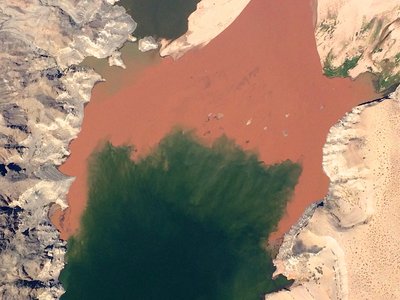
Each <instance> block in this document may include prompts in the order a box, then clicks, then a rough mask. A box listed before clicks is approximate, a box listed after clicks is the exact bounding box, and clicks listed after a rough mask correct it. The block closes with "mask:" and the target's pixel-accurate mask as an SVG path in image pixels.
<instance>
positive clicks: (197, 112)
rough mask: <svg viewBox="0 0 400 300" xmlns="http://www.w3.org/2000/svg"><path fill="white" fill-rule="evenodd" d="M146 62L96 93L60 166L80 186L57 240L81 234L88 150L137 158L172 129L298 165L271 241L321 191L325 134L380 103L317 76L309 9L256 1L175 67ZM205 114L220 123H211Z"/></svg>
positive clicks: (296, 2)
mask: <svg viewBox="0 0 400 300" xmlns="http://www.w3.org/2000/svg"><path fill="white" fill-rule="evenodd" d="M145 58H146V59H147V61H146V60H145V61H144V62H142V63H139V62H138V60H141V58H139V59H135V58H134V57H133V58H132V59H129V65H128V69H127V70H126V71H123V70H118V71H115V72H116V73H112V72H111V73H109V72H108V71H107V75H108V76H109V77H110V80H109V81H108V82H107V83H102V84H100V85H98V86H96V88H95V89H94V92H93V97H92V102H91V103H90V104H89V105H88V106H87V108H86V112H85V119H84V123H83V127H82V132H81V133H80V135H79V137H78V139H77V140H75V141H74V142H73V143H72V144H71V151H72V154H71V157H70V158H69V159H68V160H67V162H66V163H65V164H64V165H63V166H62V167H61V171H63V172H64V173H66V174H68V175H72V176H76V177H77V179H76V181H75V182H74V184H73V185H72V188H71V190H70V193H69V196H68V198H69V203H70V209H69V210H68V211H67V212H66V214H65V216H64V218H62V217H61V214H60V213H57V214H56V215H55V216H54V217H53V220H54V222H55V223H56V225H57V226H58V227H59V228H60V230H61V232H62V237H63V238H67V237H68V236H69V235H71V234H72V233H74V232H75V230H76V229H77V228H78V226H79V218H80V215H81V213H82V211H83V209H84V208H85V201H86V192H87V189H86V161H87V158H88V156H89V155H90V153H91V152H92V151H93V149H94V148H95V147H96V146H98V145H99V143H101V142H102V141H104V140H106V139H111V141H112V142H113V143H114V144H115V145H120V144H123V143H133V144H135V145H136V147H137V149H138V152H137V155H142V154H144V153H146V152H147V151H148V150H149V149H150V148H151V147H153V146H154V145H156V144H157V142H158V141H159V140H160V139H161V138H162V137H163V136H164V135H165V134H166V133H167V132H169V131H170V130H171V128H172V127H174V126H176V125H181V126H184V127H187V128H196V129H197V133H198V135H200V136H202V137H203V138H204V140H205V141H206V142H209V141H212V140H213V139H215V138H216V137H218V136H220V135H221V134H226V135H228V136H229V137H230V138H234V139H235V140H236V141H237V143H239V144H241V145H242V146H243V147H244V148H246V149H254V151H257V152H258V153H259V154H260V157H261V159H262V160H264V161H265V162H267V163H276V162H280V161H282V160H285V159H291V160H293V161H299V162H301V164H302V166H303V173H302V175H301V178H300V181H299V184H298V186H297V187H296V191H295V195H294V198H293V200H292V201H291V202H290V204H289V206H288V208H287V214H286V216H285V217H284V218H283V219H282V220H281V222H280V224H279V230H278V232H277V233H276V234H274V235H273V236H272V239H274V238H277V237H279V236H280V235H282V233H283V232H285V231H287V230H288V228H289V227H290V225H292V224H293V223H295V222H296V221H297V219H298V218H299V217H300V215H301V214H302V212H303V211H304V209H305V207H306V206H307V205H309V204H310V203H311V202H313V201H316V200H319V199H322V198H323V197H324V195H325V194H326V192H327V187H328V178H327V177H326V176H325V175H324V173H323V171H322V165H321V163H322V147H323V144H324V142H325V138H326V135H327V133H328V130H329V128H330V127H331V126H332V125H333V124H334V123H335V122H336V121H337V120H338V119H339V118H340V117H341V116H342V115H343V114H344V113H345V112H346V111H349V110H350V109H351V108H352V107H353V106H355V105H357V104H358V103H361V102H363V101H365V100H369V99H372V98H374V97H376V95H375V93H374V92H373V88H372V85H371V84H370V83H369V80H368V79H367V78H362V79H360V80H357V81H351V80H350V79H328V78H325V77H324V76H323V75H322V73H321V66H320V62H319V58H318V54H317V51H316V47H315V40H314V32H313V8H312V6H311V5H310V1H309V0H281V1H272V0H252V2H251V3H250V4H249V6H248V7H247V8H246V9H245V10H244V12H243V13H242V14H241V15H240V16H239V18H238V19H237V20H236V21H235V22H234V23H233V24H232V25H231V26H230V27H229V28H228V29H227V30H226V31H225V32H223V33H222V34H221V35H220V36H219V37H217V38H216V39H215V40H214V41H212V42H211V43H210V44H209V45H208V46H206V47H205V48H203V49H201V50H194V51H192V52H190V53H188V54H186V55H185V56H184V57H182V58H181V59H180V60H178V61H175V62H174V61H172V60H171V59H164V60H161V59H159V58H157V57H154V54H147V55H146V56H145ZM148 62H152V64H151V66H148V64H147V63H148ZM113 72H114V71H113ZM121 74H122V75H121ZM110 75H111V76H110ZM110 91H111V92H110ZM210 113H213V114H218V113H220V115H219V117H222V116H223V117H222V118H219V119H217V118H213V117H211V118H208V115H209V114H210Z"/></svg>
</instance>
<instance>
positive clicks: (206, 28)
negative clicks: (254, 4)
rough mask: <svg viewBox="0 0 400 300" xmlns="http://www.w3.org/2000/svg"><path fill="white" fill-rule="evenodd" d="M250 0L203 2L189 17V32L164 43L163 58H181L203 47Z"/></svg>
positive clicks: (227, 24) (229, 22) (210, 0)
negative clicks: (191, 50) (194, 49)
mask: <svg viewBox="0 0 400 300" xmlns="http://www.w3.org/2000/svg"><path fill="white" fill-rule="evenodd" d="M249 2H250V0H203V1H201V2H200V3H199V4H197V10H196V11H195V12H193V13H192V14H191V15H190V16H189V24H188V31H187V32H186V33H185V34H184V35H183V36H181V37H179V38H178V39H176V40H174V41H172V42H169V41H166V40H164V41H162V47H161V50H160V55H161V56H168V55H169V56H172V57H173V58H175V59H176V58H179V57H181V56H182V55H183V54H185V53H186V52H187V51H189V50H190V49H193V48H196V47H203V46H205V45H207V44H208V43H209V42H210V41H211V40H212V39H214V38H215V37H216V36H218V35H219V34H220V33H221V32H222V31H224V30H225V29H226V28H227V27H228V26H229V25H230V24H232V22H233V21H234V20H235V19H236V18H237V17H238V16H239V15H240V13H241V12H242V11H243V9H244V8H245V7H246V5H247V4H248V3H249Z"/></svg>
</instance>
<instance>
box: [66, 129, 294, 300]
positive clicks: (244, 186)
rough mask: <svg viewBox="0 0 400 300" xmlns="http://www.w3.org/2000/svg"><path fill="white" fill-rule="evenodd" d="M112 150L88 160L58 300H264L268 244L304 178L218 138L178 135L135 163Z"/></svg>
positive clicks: (273, 284)
mask: <svg viewBox="0 0 400 300" xmlns="http://www.w3.org/2000/svg"><path fill="white" fill-rule="evenodd" d="M131 151H132V148H131V147H128V146H127V147H117V148H115V147H113V146H112V145H110V144H107V145H105V147H104V148H103V149H102V150H101V151H99V152H97V153H95V154H94V155H93V156H92V158H91V161H90V168H89V169H90V176H89V189H90V191H89V201H88V206H87V208H86V211H85V213H84V215H83V218H82V222H81V231H80V233H79V234H78V235H77V236H75V237H73V238H72V239H71V240H70V241H69V244H68V245H69V249H68V253H67V261H68V264H67V266H66V268H65V269H64V271H63V272H62V276H61V280H62V282H63V284H64V287H65V288H66V294H65V295H64V296H63V297H62V299H74V300H75V299H138V300H153V299H171V300H180V299H182V300H183V299H194V300H203V299H204V300H213V299H218V300H225V299H226V300H228V299H229V300H232V299H233V300H235V299H238V300H243V299H245V300H247V299H249V300H250V299H259V298H260V296H261V295H263V294H264V293H266V292H269V291H272V290H275V289H277V288H280V287H283V286H285V285H287V284H288V282H287V281H286V280H285V279H283V278H280V279H279V280H277V281H272V280H271V279H270V278H271V275H272V273H273V271H274V268H273V266H272V263H271V258H270V257H269V255H268V253H267V251H265V249H264V247H263V245H264V242H265V240H266V238H267V237H268V234H269V233H270V232H271V231H272V230H273V229H274V228H275V226H276V224H277V222H278V220H279V219H280V218H281V216H282V214H283V211H284V207H285V205H286V203H287V201H288V199H289V197H290V194H291V193H292V191H293V188H294V186H295V184H296V182H297V179H298V176H299V174H300V167H299V165H297V164H293V163H292V162H290V161H286V162H283V163H281V164H279V165H273V166H265V165H264V164H263V163H262V162H260V161H259V160H258V158H257V156H256V155H255V154H253V153H247V152H244V151H243V150H242V149H240V148H239V147H238V146H236V145H235V144H234V143H233V142H232V141H230V140H228V139H226V138H224V137H221V138H220V139H218V140H217V141H216V142H215V143H214V144H213V145H212V147H206V146H204V145H202V144H201V143H200V142H199V141H198V140H197V139H196V138H195V136H194V135H193V134H192V133H188V132H186V133H185V132H183V131H175V132H173V133H171V134H170V135H168V136H167V137H165V138H164V139H163V140H162V141H161V142H160V145H159V147H158V148H157V149H155V150H154V151H153V152H152V153H151V154H150V155H148V156H147V157H145V158H142V159H140V160H139V161H137V162H134V161H131V160H130V153H131Z"/></svg>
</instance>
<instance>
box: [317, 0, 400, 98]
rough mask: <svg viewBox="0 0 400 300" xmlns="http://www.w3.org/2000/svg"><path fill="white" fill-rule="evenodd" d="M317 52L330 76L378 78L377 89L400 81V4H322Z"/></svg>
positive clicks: (327, 0)
mask: <svg viewBox="0 0 400 300" xmlns="http://www.w3.org/2000/svg"><path fill="white" fill-rule="evenodd" d="M316 41H317V48H318V52H319V55H320V58H321V64H322V65H323V69H324V73H325V74H326V75H328V76H331V77H335V76H341V77H346V76H351V77H353V78H355V77H357V76H358V75H359V74H361V73H364V72H370V73H373V74H375V75H376V81H375V85H376V89H377V90H378V91H386V90H388V89H390V88H393V87H394V86H395V85H396V84H397V83H398V82H399V81H400V2H399V1H397V0H385V1H381V0H340V1H339V0H335V1H332V0H318V8H317V22H316Z"/></svg>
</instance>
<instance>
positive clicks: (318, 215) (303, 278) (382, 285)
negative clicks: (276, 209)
mask: <svg viewBox="0 0 400 300" xmlns="http://www.w3.org/2000/svg"><path fill="white" fill-rule="evenodd" d="M399 96H400V90H399V89H398V90H397V92H395V93H393V94H391V95H390V96H388V97H386V98H382V99H378V100H377V101H372V102H368V103H366V104H362V105H360V106H357V107H355V108H354V109H353V110H352V111H351V112H349V113H348V114H346V115H345V116H344V117H343V118H342V119H341V120H340V121H339V122H338V123H337V124H336V125H335V126H333V127H332V128H331V130H330V132H329V135H328V138H327V141H326V144H325V146H324V149H323V166H324V171H325V173H326V174H327V175H328V176H329V178H330V186H329V192H328V194H327V196H326V198H325V199H324V200H323V201H322V202H320V203H317V204H313V205H311V206H310V208H309V209H308V211H307V212H306V213H305V214H304V215H303V217H302V218H301V219H300V221H299V222H298V224H297V225H295V226H293V227H292V229H291V230H290V231H289V232H288V233H287V234H286V235H285V238H284V242H283V244H282V246H281V248H280V250H279V253H278V255H277V258H276V259H275V261H274V263H275V265H276V267H277V270H276V272H275V275H278V274H284V275H285V276H287V277H288V278H289V279H294V280H295V282H294V284H293V285H292V286H291V287H290V288H289V289H288V290H285V291H280V292H277V293H275V294H270V295H267V296H266V299H280V300H281V299H331V300H332V299H338V300H339V299H340V300H346V299H398V298H400V291H399V289H398V279H399V274H400V270H399V266H400V256H399V255H398V245H399V243H400V238H399V235H398V232H399V230H400V221H399V220H400V217H399V216H400V201H399V195H398V193H397V191H398V182H397V180H398V178H399V176H400V160H399V150H398V143H397V139H398V136H399V133H400V102H399V99H400V98H399Z"/></svg>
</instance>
